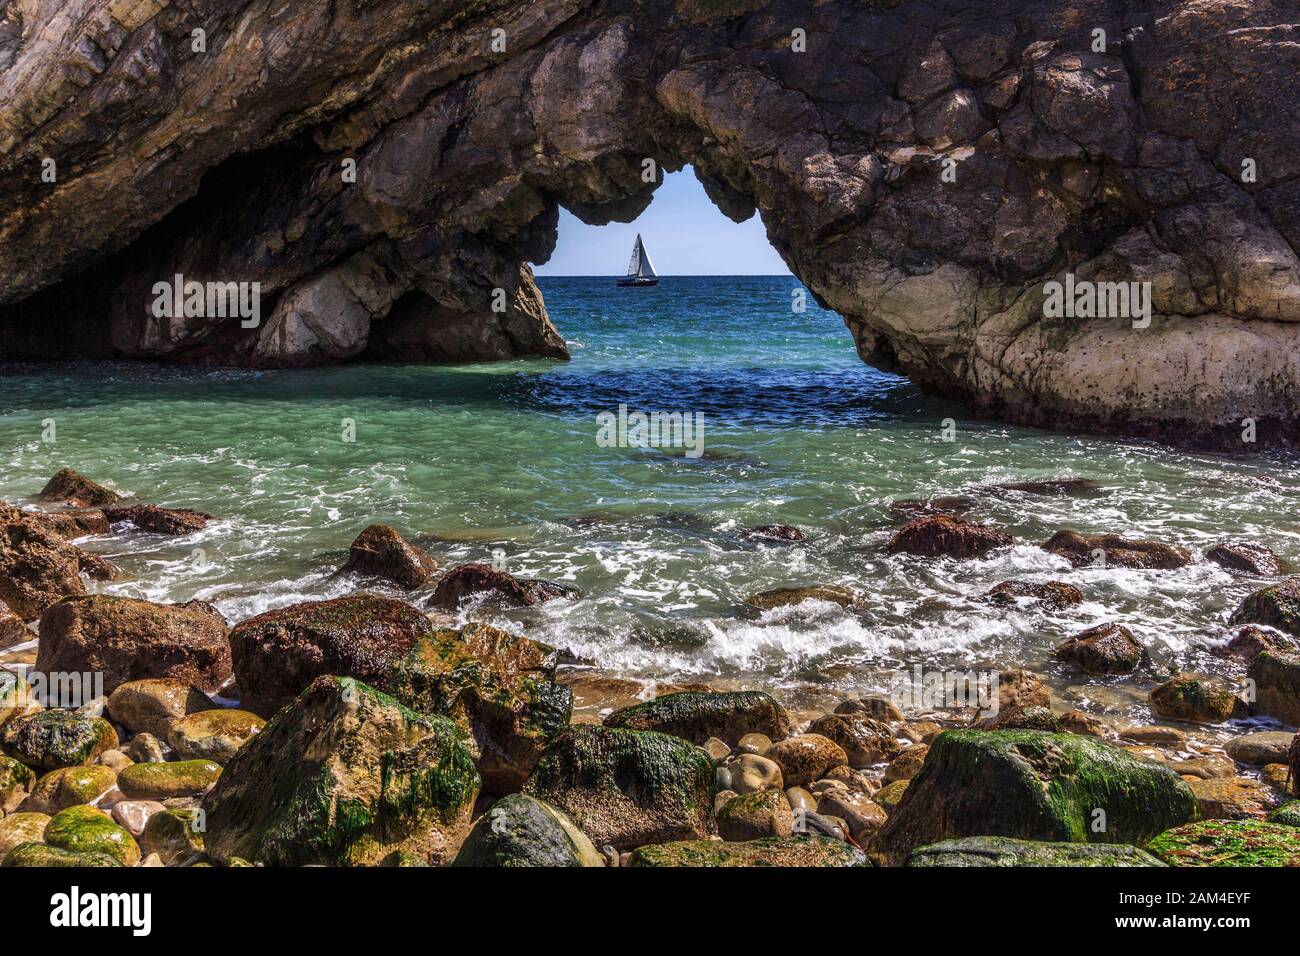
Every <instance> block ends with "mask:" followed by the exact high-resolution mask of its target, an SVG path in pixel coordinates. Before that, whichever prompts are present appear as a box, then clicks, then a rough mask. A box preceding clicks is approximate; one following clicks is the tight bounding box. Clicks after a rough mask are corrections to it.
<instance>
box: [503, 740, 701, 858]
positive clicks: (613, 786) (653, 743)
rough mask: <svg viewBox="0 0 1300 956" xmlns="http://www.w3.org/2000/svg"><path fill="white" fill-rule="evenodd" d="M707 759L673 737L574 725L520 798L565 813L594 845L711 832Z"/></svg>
mask: <svg viewBox="0 0 1300 956" xmlns="http://www.w3.org/2000/svg"><path fill="white" fill-rule="evenodd" d="M715 773H716V771H715V768H714V765H713V758H711V757H710V756H709V755H708V754H707V753H706V752H705V751H703V750H701V749H700V748H699V747H696V746H694V745H692V744H690V743H687V742H686V741H684V740H682V739H681V738H679V737H671V736H669V735H668V734H659V733H654V732H652V731H642V730H624V729H622V728H617V727H595V726H575V727H573V728H571V729H570V730H568V731H566V732H565V733H564V734H562V735H561V736H560V737H559V738H558V739H557V740H555V741H554V742H553V743H552V744H551V745H550V746H549V747H548V748H547V749H546V752H545V753H543V754H542V758H541V760H539V761H538V762H537V767H536V768H535V769H534V770H533V775H532V777H530V778H529V780H528V786H527V788H526V791H527V793H529V794H530V795H531V796H534V797H537V798H538V799H539V800H543V801H545V802H546V803H549V804H551V805H552V806H554V807H556V808H558V809H559V810H561V811H563V812H564V813H567V814H568V815H569V817H570V818H571V819H572V820H573V821H574V822H575V823H576V824H577V825H578V826H579V827H580V828H581V829H582V832H583V833H585V834H587V836H588V837H590V838H591V840H592V842H594V843H595V844H596V845H597V846H602V847H603V846H605V845H606V844H609V845H612V846H614V847H615V848H616V849H619V850H630V849H632V848H633V847H637V846H641V845H642V844H645V843H661V842H664V841H667V840H677V839H682V838H689V839H702V838H704V837H706V836H708V835H709V834H711V833H713V832H714V819H713V795H714V777H715Z"/></svg>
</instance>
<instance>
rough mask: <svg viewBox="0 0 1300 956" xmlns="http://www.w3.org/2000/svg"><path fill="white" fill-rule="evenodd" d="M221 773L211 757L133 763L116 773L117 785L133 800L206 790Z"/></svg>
mask: <svg viewBox="0 0 1300 956" xmlns="http://www.w3.org/2000/svg"><path fill="white" fill-rule="evenodd" d="M220 777H221V765H220V764H218V763H216V762H214V761H212V760H178V761H174V762H167V763H134V764H131V766H129V767H126V768H125V769H123V770H122V772H121V773H119V774H118V775H117V786H118V789H119V790H121V791H122V792H123V793H124V794H126V795H127V796H128V797H130V798H131V799H132V800H168V799H170V798H172V797H192V796H196V795H197V794H200V793H203V792H204V791H205V790H207V789H208V788H209V787H211V786H212V785H213V784H214V783H216V782H217V780H218V779H219V778H220Z"/></svg>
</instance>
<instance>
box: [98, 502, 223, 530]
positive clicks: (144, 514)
mask: <svg viewBox="0 0 1300 956" xmlns="http://www.w3.org/2000/svg"><path fill="white" fill-rule="evenodd" d="M104 517H105V518H106V519H108V522H109V524H131V525H135V527H137V528H139V529H140V530H141V531H148V532H149V533H150V534H165V535H171V536H173V537H178V536H180V535H185V534H194V533H196V532H198V531H202V530H203V529H204V528H206V527H207V526H208V522H209V521H211V520H212V515H210V514H204V513H203V512H202V511H191V510H190V509H188V508H160V507H158V506H157V505H131V506H130V507H126V508H105V509H104Z"/></svg>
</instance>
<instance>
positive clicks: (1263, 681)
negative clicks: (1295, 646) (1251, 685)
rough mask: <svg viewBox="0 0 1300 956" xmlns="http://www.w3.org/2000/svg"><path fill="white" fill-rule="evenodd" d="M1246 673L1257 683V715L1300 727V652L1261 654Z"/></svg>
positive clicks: (1268, 652)
mask: <svg viewBox="0 0 1300 956" xmlns="http://www.w3.org/2000/svg"><path fill="white" fill-rule="evenodd" d="M1246 673H1247V674H1248V675H1249V676H1250V679H1251V680H1253V681H1254V682H1255V704H1254V709H1255V710H1256V711H1257V712H1258V713H1261V714H1268V715H1269V716H1270V717H1276V718H1278V719H1279V720H1281V721H1283V722H1284V723H1288V724H1292V725H1296V724H1300V651H1261V652H1260V653H1259V655H1258V656H1256V658H1255V659H1254V660H1253V661H1251V662H1250V668H1249V669H1248V670H1247V672H1246Z"/></svg>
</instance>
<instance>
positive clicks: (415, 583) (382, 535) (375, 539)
mask: <svg viewBox="0 0 1300 956" xmlns="http://www.w3.org/2000/svg"><path fill="white" fill-rule="evenodd" d="M437 570H438V562H437V561H435V560H433V558H431V557H429V556H428V555H427V554H425V553H424V551H422V550H421V549H420V548H417V547H416V546H415V545H413V544H411V542H409V541H407V540H406V539H405V538H403V537H402V536H401V534H399V533H398V531H397V529H396V528H392V527H389V526H388V525H386V524H372V525H371V526H370V527H368V528H366V529H365V530H364V531H362V532H361V533H360V534H359V535H357V538H356V540H355V541H353V542H352V547H350V548H349V549H348V560H347V563H346V564H345V565H343V567H341V568H339V571H338V573H339V574H353V575H357V576H360V577H369V578H382V579H383V580H385V581H389V582H391V583H392V584H395V585H396V586H397V587H399V588H402V589H403V590H406V591H412V590H414V589H415V588H418V587H420V586H421V585H423V584H424V583H425V582H426V581H428V580H429V578H430V577H432V576H433V572H435V571H437Z"/></svg>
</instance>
